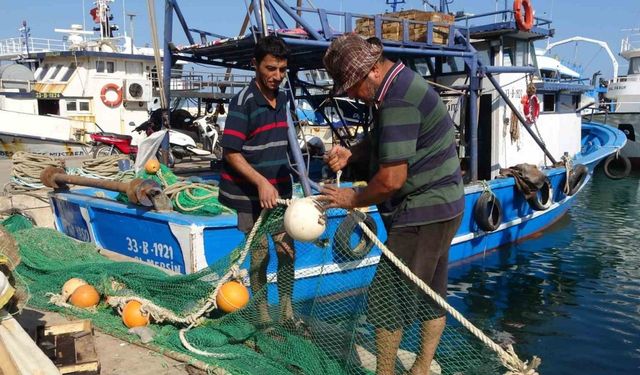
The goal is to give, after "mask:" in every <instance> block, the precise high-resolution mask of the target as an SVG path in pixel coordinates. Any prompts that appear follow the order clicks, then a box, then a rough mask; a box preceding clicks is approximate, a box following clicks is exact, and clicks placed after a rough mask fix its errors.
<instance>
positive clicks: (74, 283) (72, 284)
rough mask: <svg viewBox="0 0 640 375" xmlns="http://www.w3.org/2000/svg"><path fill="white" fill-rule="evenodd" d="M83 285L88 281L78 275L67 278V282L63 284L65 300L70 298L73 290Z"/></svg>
mask: <svg viewBox="0 0 640 375" xmlns="http://www.w3.org/2000/svg"><path fill="white" fill-rule="evenodd" d="M83 285H87V282H86V281H84V280H82V279H79V278H77V277H74V278H71V279H69V280H67V282H66V283H64V285H63V286H62V296H63V297H64V300H65V301H66V300H68V299H69V297H71V295H72V294H73V292H75V291H76V289H78V288H79V287H81V286H83Z"/></svg>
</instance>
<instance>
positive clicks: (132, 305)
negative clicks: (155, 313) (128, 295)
mask: <svg viewBox="0 0 640 375" xmlns="http://www.w3.org/2000/svg"><path fill="white" fill-rule="evenodd" d="M140 307H142V304H141V303H140V302H138V301H135V300H131V301H129V302H127V304H126V305H124V309H122V322H123V323H124V325H125V326H127V327H128V328H133V327H143V326H146V325H148V324H149V314H147V313H143V312H142V311H140Z"/></svg>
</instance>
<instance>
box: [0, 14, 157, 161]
mask: <svg viewBox="0 0 640 375" xmlns="http://www.w3.org/2000/svg"><path fill="white" fill-rule="evenodd" d="M94 13H95V14H96V16H95V20H96V23H97V24H98V25H99V27H96V29H98V31H97V32H98V33H99V35H98V37H97V38H94V36H95V35H94V34H95V32H94V31H85V30H83V28H82V26H81V25H72V26H71V28H70V29H68V30H60V29H56V30H55V31H56V32H59V33H62V34H64V35H65V37H62V38H60V39H59V40H55V39H40V38H30V37H29V36H28V27H27V25H26V22H25V23H23V28H22V31H23V36H22V37H19V38H11V39H5V40H1V41H0V61H2V62H9V64H5V65H2V66H0V140H2V143H1V144H0V158H8V157H11V155H12V154H13V153H15V152H17V151H28V152H34V153H38V154H45V155H49V156H54V157H59V156H74V155H82V154H85V153H87V152H88V150H89V149H90V147H89V146H88V145H87V142H88V141H89V139H88V134H89V133H91V132H96V131H99V129H100V128H101V129H102V130H103V131H105V132H111V133H118V134H130V133H131V131H132V127H130V126H129V124H130V123H134V124H139V123H142V122H144V121H145V120H146V119H147V118H148V110H149V109H150V106H151V105H152V100H153V93H152V90H153V88H152V80H151V75H152V71H154V70H155V64H154V60H153V51H152V50H151V49H150V48H143V49H140V48H136V47H134V46H133V44H132V39H131V38H130V37H127V36H124V37H114V36H113V30H114V29H115V28H114V25H111V24H110V23H109V22H110V21H109V18H110V15H109V9H108V7H107V4H106V2H105V1H98V2H96V12H94ZM96 124H98V125H99V127H98V126H96Z"/></svg>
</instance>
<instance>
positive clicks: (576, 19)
mask: <svg viewBox="0 0 640 375" xmlns="http://www.w3.org/2000/svg"><path fill="white" fill-rule="evenodd" d="M246 1H247V2H248V0H246ZM285 1H286V2H287V3H289V4H292V5H294V4H295V0H285ZM311 2H312V3H313V4H314V5H315V6H316V7H320V8H326V9H333V10H340V9H343V10H350V11H353V12H358V13H367V14H374V13H382V12H384V11H386V10H389V9H390V7H389V6H388V5H386V4H385V0H312V1H311ZM431 2H432V3H435V2H438V1H437V0H432V1H431ZM532 2H533V4H534V7H535V9H536V15H537V16H538V17H543V18H551V19H552V20H553V24H554V28H555V29H556V37H555V38H554V40H559V39H564V38H568V37H571V36H576V35H580V36H584V37H588V38H593V39H600V40H604V41H606V42H607V43H608V44H609V47H610V48H611V49H612V50H613V52H614V54H616V56H617V53H618V52H619V49H620V40H621V38H622V37H623V36H625V32H623V31H621V30H622V29H628V28H638V27H640V0H610V1H603V0H581V1H578V0H532ZM155 3H156V9H157V20H158V22H159V25H158V27H159V28H160V30H162V28H163V20H164V15H163V8H164V1H163V0H155ZM506 3H507V4H508V6H509V7H511V4H512V1H511V0H509V1H506ZM83 4H84V12H83ZM178 4H179V5H180V7H181V8H182V11H183V12H184V14H185V18H186V19H187V22H188V23H189V26H190V27H194V28H198V29H203V30H207V31H211V32H214V33H219V34H223V35H234V34H237V32H238V31H239V28H240V25H241V23H242V20H243V17H244V12H245V11H246V8H245V0H179V1H178ZM304 4H305V5H308V1H307V0H304ZM504 4H505V1H504V0H455V1H454V2H453V4H452V5H450V9H451V10H452V11H459V10H464V11H466V12H468V13H474V14H479V13H486V12H490V11H493V10H494V9H495V8H496V6H498V7H500V8H501V9H502V7H504ZM123 5H124V7H125V9H126V13H135V14H136V15H137V16H136V18H135V22H134V28H135V31H134V37H135V40H136V45H143V44H146V43H149V44H150V42H151V37H150V32H149V30H150V27H149V18H148V16H147V1H146V0H117V1H115V2H114V3H112V11H113V13H114V16H115V22H116V23H117V24H118V25H120V27H121V32H122V31H124V30H123V26H124V22H123ZM91 7H93V1H92V0H84V1H83V0H0V11H1V12H2V17H1V19H2V22H0V39H5V38H10V37H15V36H18V31H17V29H18V28H19V26H20V24H21V22H22V20H27V22H28V23H29V25H30V27H31V36H32V37H41V38H57V37H59V35H60V34H56V33H54V32H53V29H54V28H68V27H69V26H70V25H71V24H72V23H79V24H82V23H83V17H84V19H85V21H86V24H87V26H89V25H91V18H90V17H89V15H88V14H87V13H88V11H89V9H90V8H91ZM401 7H403V8H404V9H412V8H418V9H422V1H421V0H406V4H405V5H402V6H401ZM174 30H175V31H174V35H175V38H174V40H175V41H176V44H182V43H185V42H186V39H185V38H184V35H183V33H182V31H181V30H180V29H179V26H178V23H177V20H175V21H174ZM127 32H130V25H129V23H128V20H127ZM543 46H544V44H543V43H539V44H538V47H543ZM552 54H553V55H557V56H559V57H561V58H563V59H564V60H571V61H576V62H577V63H578V64H581V65H582V66H583V68H584V72H585V74H586V75H591V74H592V73H593V72H595V71H597V70H601V71H602V72H603V74H604V75H605V77H610V76H611V74H612V73H611V64H610V62H609V59H608V57H607V55H606V53H605V52H604V51H603V50H602V49H600V48H599V47H595V46H591V45H588V44H583V43H581V44H579V45H578V46H577V48H576V46H575V45H573V44H571V45H565V46H564V47H558V48H556V49H554V50H553V53H552ZM576 56H577V59H575V57H576ZM618 61H619V63H620V64H621V70H622V71H621V73H624V72H626V65H625V63H624V60H623V59H622V58H620V57H618Z"/></svg>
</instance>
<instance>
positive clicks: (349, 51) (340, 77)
mask: <svg viewBox="0 0 640 375" xmlns="http://www.w3.org/2000/svg"><path fill="white" fill-rule="evenodd" d="M376 40H377V39H376ZM381 55H382V45H381V44H380V43H376V42H370V41H368V40H365V39H363V38H362V37H361V36H359V35H358V34H355V33H348V34H343V35H341V36H339V37H338V38H336V39H335V40H334V41H333V42H331V45H330V46H329V49H328V50H327V52H326V53H325V54H324V58H323V59H322V62H323V63H324V66H325V68H326V69H327V72H329V75H331V78H333V91H332V93H333V95H341V94H343V93H344V92H346V91H347V90H348V89H350V88H351V87H352V86H353V85H355V84H356V83H358V81H360V80H361V79H363V78H364V77H366V75H367V74H369V71H371V68H372V67H373V65H374V64H375V63H376V61H378V60H379V59H380V56H381Z"/></svg>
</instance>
